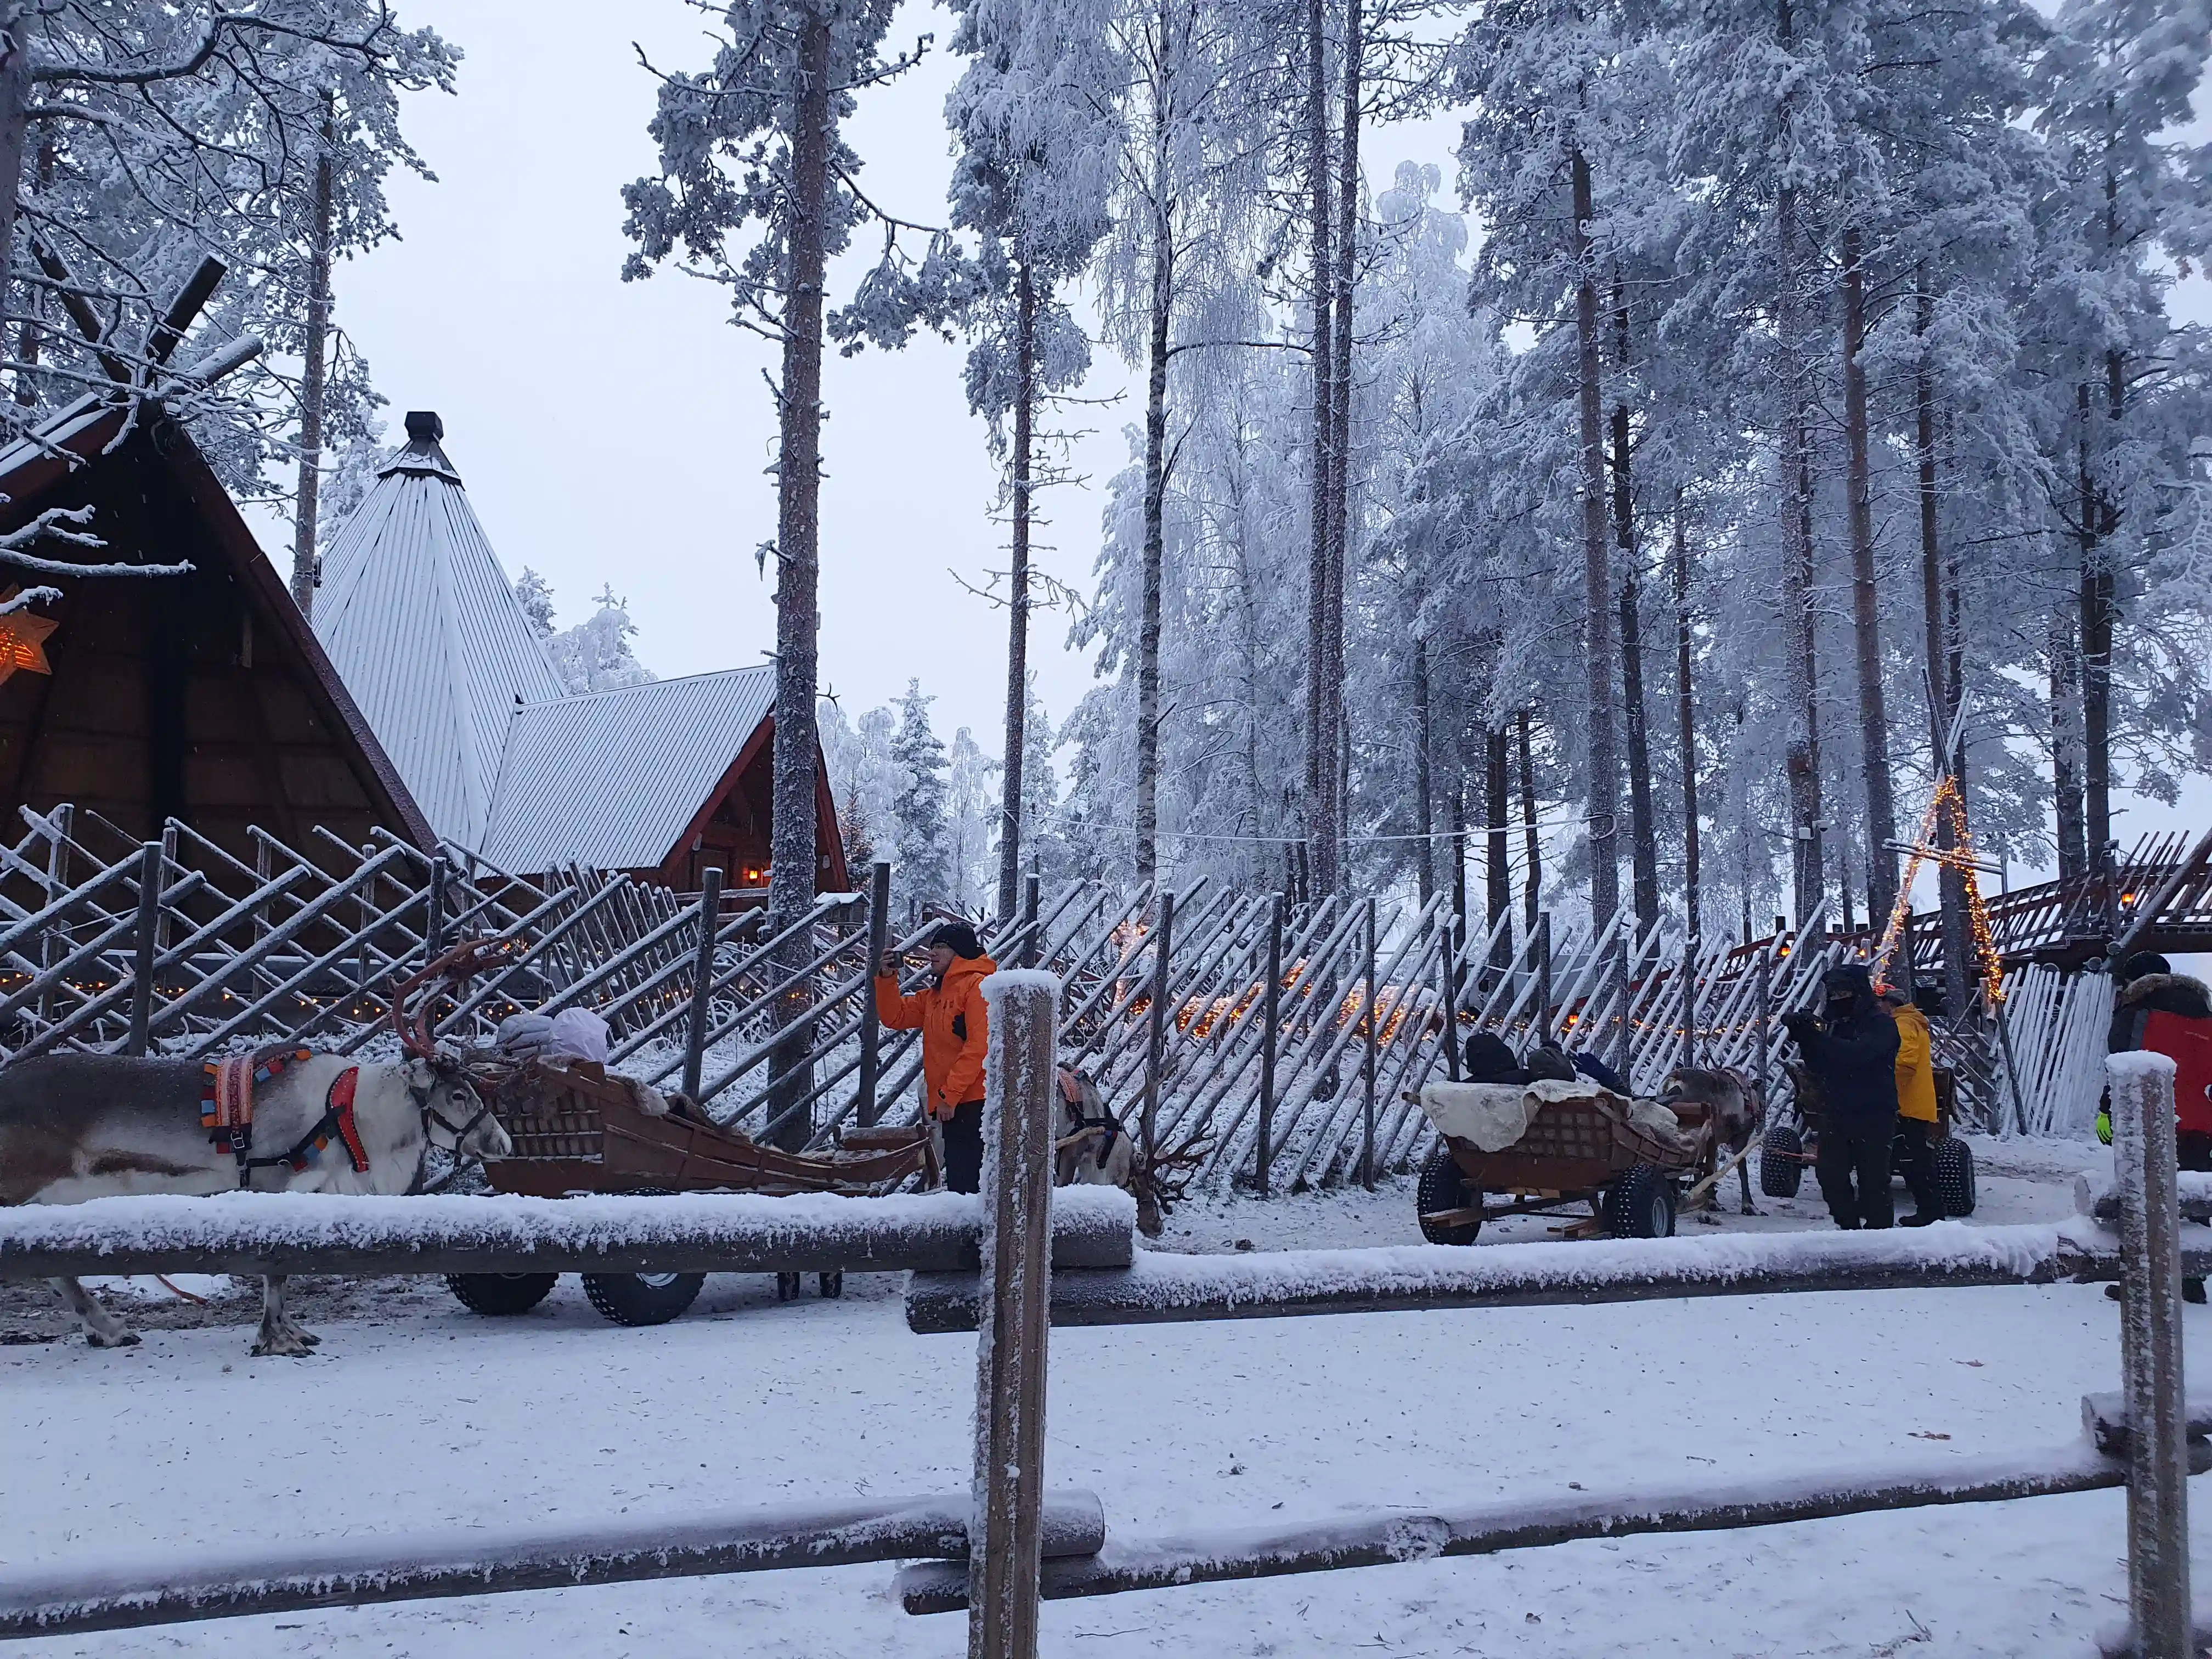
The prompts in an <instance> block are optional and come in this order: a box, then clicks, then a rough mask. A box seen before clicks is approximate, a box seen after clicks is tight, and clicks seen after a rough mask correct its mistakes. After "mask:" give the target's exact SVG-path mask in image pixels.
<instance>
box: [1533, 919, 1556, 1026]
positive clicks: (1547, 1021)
mask: <svg viewBox="0 0 2212 1659" xmlns="http://www.w3.org/2000/svg"><path fill="white" fill-rule="evenodd" d="M1551 1035H1552V913H1551V912H1550V911H1549V910H1546V911H1544V912H1542V913H1541V915H1538V916H1537V918H1536V1040H1537V1041H1538V1042H1542V1041H1543V1040H1544V1039H1545V1038H1546V1037H1547V1036H1551Z"/></svg>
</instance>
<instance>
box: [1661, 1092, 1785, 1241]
mask: <svg viewBox="0 0 2212 1659" xmlns="http://www.w3.org/2000/svg"><path fill="white" fill-rule="evenodd" d="M1659 1100H1660V1103H1661V1104H1662V1105H1667V1106H1678V1105H1685V1104H1695V1105H1699V1106H1703V1107H1704V1108H1705V1109H1706V1111H1708V1112H1709V1113H1711V1115H1712V1120H1713V1156H1714V1157H1715V1158H1720V1157H1721V1155H1722V1154H1723V1152H1725V1153H1726V1154H1727V1155H1728V1156H1729V1157H1732V1158H1735V1159H1736V1166H1735V1176H1736V1181H1737V1183H1738V1184H1739V1185H1740V1186H1741V1188H1742V1195H1743V1206H1742V1207H1743V1212H1744V1214H1746V1215H1757V1214H1758V1213H1759V1210H1758V1207H1757V1206H1754V1205H1753V1203H1752V1201H1751V1160H1750V1159H1749V1158H1746V1157H1743V1156H1741V1154H1742V1153H1743V1152H1744V1149H1745V1148H1746V1147H1747V1146H1750V1145H1751V1138H1752V1137H1753V1135H1755V1134H1757V1133H1759V1124H1760V1123H1761V1122H1763V1121H1765V1116H1766V1102H1765V1097H1763V1096H1762V1095H1761V1094H1760V1093H1759V1085H1757V1084H1756V1083H1753V1081H1752V1080H1751V1079H1749V1078H1747V1077H1746V1076H1745V1075H1744V1074H1743V1073H1741V1072H1739V1071H1737V1070H1736V1069H1735V1067H1734V1066H1676V1067H1675V1068H1674V1070H1673V1071H1671V1072H1669V1073H1667V1080H1666V1081H1665V1082H1664V1083H1662V1084H1661V1085H1659ZM1719 1206H1720V1183H1719V1182H1714V1183H1713V1184H1712V1186H1711V1187H1710V1188H1707V1189H1706V1192H1705V1200H1704V1205H1703V1207H1704V1208H1705V1209H1708V1210H1711V1209H1717V1208H1718V1207H1719Z"/></svg>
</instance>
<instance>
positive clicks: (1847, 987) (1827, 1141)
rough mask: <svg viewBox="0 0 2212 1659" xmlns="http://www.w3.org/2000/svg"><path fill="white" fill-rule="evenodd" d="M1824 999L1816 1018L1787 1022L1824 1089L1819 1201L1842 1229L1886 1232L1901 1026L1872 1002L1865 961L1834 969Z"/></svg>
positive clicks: (1823, 984) (1787, 1018) (1794, 1017)
mask: <svg viewBox="0 0 2212 1659" xmlns="http://www.w3.org/2000/svg"><path fill="white" fill-rule="evenodd" d="M1820 993H1821V1006H1820V1012H1819V1013H1818V1014H1813V1013H1808V1012H1800V1013H1794V1014H1784V1016H1783V1017H1782V1023H1783V1024H1784V1025H1785V1026H1787V1027H1788V1028H1789V1031H1790V1036H1793V1037H1795V1038H1796V1041H1797V1047H1798V1049H1799V1051H1800V1052H1802V1054H1803V1055H1804V1056H1805V1069H1806V1070H1807V1071H1808V1073H1811V1074H1812V1077H1813V1080H1814V1082H1815V1083H1817V1084H1819V1085H1820V1101H1821V1104H1822V1106H1823V1108H1824V1109H1825V1111H1826V1121H1824V1122H1823V1123H1822V1124H1821V1126H1820V1154H1819V1156H1818V1158H1817V1159H1816V1160H1815V1162H1814V1170H1816V1172H1817V1173H1818V1174H1819V1176H1820V1196H1821V1197H1823V1198H1825V1199H1826V1200H1828V1213H1829V1214H1830V1215H1832V1216H1833V1217H1834V1218H1835V1219H1836V1225H1838V1227H1843V1228H1846V1229H1857V1228H1861V1227H1887V1226H1889V1225H1891V1224H1892V1211H1891V1206H1890V1198H1889V1159H1890V1148H1891V1146H1892V1144H1893V1142H1894V1141H1895V1140H1896V1139H1897V1048H1898V1036H1897V1022H1896V1021H1895V1020H1894V1019H1893V1018H1890V1015H1889V1011H1888V1010H1887V1009H1886V1008H1884V1007H1883V1006H1881V1003H1879V1002H1877V1001H1876V1000H1875V994H1874V978H1873V976H1872V975H1870V974H1869V973H1868V971H1867V970H1866V969H1865V967H1864V966H1863V965H1862V964H1860V963H1845V964H1844V966H1842V967H1840V968H1832V969H1829V970H1828V973H1827V975H1826V978H1824V979H1823V980H1822V981H1820ZM1854 1177H1856V1178H1857V1192H1856V1193H1854V1192H1853V1190H1852V1182H1853V1178H1854Z"/></svg>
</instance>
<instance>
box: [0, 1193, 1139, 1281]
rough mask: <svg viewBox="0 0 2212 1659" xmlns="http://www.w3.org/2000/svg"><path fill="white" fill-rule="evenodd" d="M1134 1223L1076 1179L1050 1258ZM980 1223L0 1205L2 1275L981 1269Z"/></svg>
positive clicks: (894, 1209) (1119, 1256) (293, 1202)
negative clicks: (979, 1265) (1077, 1185)
mask: <svg viewBox="0 0 2212 1659" xmlns="http://www.w3.org/2000/svg"><path fill="white" fill-rule="evenodd" d="M1135 1225H1136V1206H1135V1205H1134V1204H1133V1202H1132V1201H1131V1200H1130V1199H1129V1198H1128V1196H1127V1194H1124V1193H1121V1192H1118V1191H1115V1190H1114V1189H1112V1188H1103V1187H1087V1188H1067V1189H1066V1190H1065V1191H1063V1192H1062V1193H1060V1194H1058V1195H1057V1197H1056V1200H1055V1202H1054V1206H1053V1256H1054V1261H1055V1263H1056V1264H1057V1265H1060V1266H1062V1267H1091V1268H1104V1267H1115V1266H1117V1265H1126V1264H1127V1262H1128V1261H1130V1260H1131V1258H1132V1251H1131V1242H1132V1237H1133V1231H1134V1228H1135ZM980 1229H981V1206H980V1203H979V1201H978V1200H976V1199H975V1198H973V1197H968V1196H963V1195H962V1194H957V1193H930V1194H907V1195H900V1196H894V1197H890V1198H842V1197H837V1196H835V1195H831V1194H801V1195H799V1196H795V1197H790V1198H769V1197H764V1196H762V1195H760V1194H690V1195H682V1196H672V1197H661V1198H617V1197H578V1198H563V1199H542V1198H514V1197H495V1198H473V1197H445V1196H438V1197H429V1198H344V1197H334V1196H331V1195H328V1194H309V1193H240V1194H224V1195H223V1196H222V1197H219V1198H180V1197H149V1198H103V1199H95V1200H92V1201H90V1202H88V1203H84V1204H71V1205H24V1206H19V1207H15V1208H0V1279H50V1278H56V1277H86V1276H100V1275H107V1274H118V1275H120V1274H132V1273H241V1274H255V1273H342V1274H356V1275H371V1274H382V1273H835V1272H840V1271H851V1272H855V1273H892V1272H899V1271H904V1270H917V1271H922V1272H929V1273H965V1274H967V1275H969V1278H970V1279H971V1281H972V1278H973V1275H974V1274H975V1271H976V1268H977V1266H978V1264H979V1262H980V1260H981V1257H980V1255H979V1250H978V1243H977V1239H978V1235H979V1231H980Z"/></svg>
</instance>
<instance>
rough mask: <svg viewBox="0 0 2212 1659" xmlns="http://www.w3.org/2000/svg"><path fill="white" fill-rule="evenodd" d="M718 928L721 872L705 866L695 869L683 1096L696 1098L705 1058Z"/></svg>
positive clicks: (689, 1098) (691, 1098)
mask: <svg viewBox="0 0 2212 1659" xmlns="http://www.w3.org/2000/svg"><path fill="white" fill-rule="evenodd" d="M721 931H722V872H720V870H718V869H716V868H715V867H714V866H713V865H711V864H710V865H708V866H707V867H706V868H705V869H704V870H702V871H701V872H699V953H698V955H697V956H696V957H693V958H692V962H691V1020H690V1026H689V1027H688V1029H686V1030H685V1031H684V1099H686V1100H689V1101H693V1102H696V1101H697V1100H698V1098H699V1074H700V1072H701V1071H702V1068H703V1067H704V1066H705V1064H706V1060H707V1027H708V1024H709V1023H710V1020H711V1015H710V1012H709V1010H708V1004H709V1003H711V1002H712V1001H713V1000H714V940H715V938H716V937H717V935H719V934H720V933H721Z"/></svg>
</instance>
